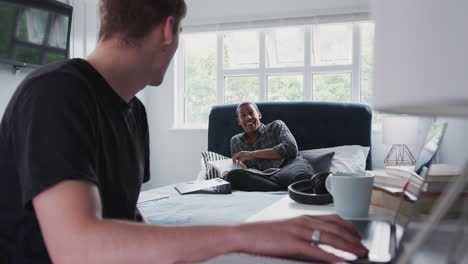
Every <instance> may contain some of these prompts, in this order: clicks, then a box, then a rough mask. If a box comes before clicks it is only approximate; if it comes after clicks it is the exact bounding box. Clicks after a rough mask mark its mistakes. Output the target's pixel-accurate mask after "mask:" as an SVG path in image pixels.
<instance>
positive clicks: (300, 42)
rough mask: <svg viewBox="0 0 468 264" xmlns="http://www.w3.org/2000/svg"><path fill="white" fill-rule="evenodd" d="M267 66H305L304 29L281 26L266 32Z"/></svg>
mask: <svg viewBox="0 0 468 264" xmlns="http://www.w3.org/2000/svg"><path fill="white" fill-rule="evenodd" d="M265 45H266V65H267V67H288V66H304V29H303V28H279V29H274V30H270V31H268V32H266V40H265Z"/></svg>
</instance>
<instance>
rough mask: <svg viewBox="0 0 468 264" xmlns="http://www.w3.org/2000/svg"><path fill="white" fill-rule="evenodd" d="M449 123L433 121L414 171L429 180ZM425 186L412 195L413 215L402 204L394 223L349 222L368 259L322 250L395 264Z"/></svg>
mask: <svg viewBox="0 0 468 264" xmlns="http://www.w3.org/2000/svg"><path fill="white" fill-rule="evenodd" d="M445 128H446V123H441V122H433V123H432V124H431V127H430V129H429V132H428V134H427V136H426V139H425V143H424V146H423V147H422V149H421V152H420V154H419V155H418V158H417V161H416V164H415V167H414V172H415V173H416V174H418V175H419V176H420V177H422V178H423V179H426V175H427V171H428V168H429V166H430V165H431V163H432V162H433V160H434V156H435V154H436V152H437V150H438V149H439V147H440V144H441V142H442V138H443V136H444V133H445ZM423 185H424V183H423V184H421V186H419V191H418V193H416V194H414V193H411V194H408V195H409V196H410V195H412V196H413V199H414V200H415V202H414V204H413V207H414V208H413V210H412V212H413V215H410V216H404V215H403V214H402V212H401V210H400V209H401V205H402V203H400V206H399V207H398V209H397V210H396V211H395V215H394V217H393V220H392V221H380V220H369V219H348V220H350V221H351V223H353V225H354V226H355V227H356V229H357V230H358V231H359V232H360V233H361V236H362V243H363V244H364V245H365V246H366V247H367V248H368V249H369V254H368V256H367V257H365V258H356V256H355V255H353V254H350V253H348V252H344V251H342V250H338V249H335V248H333V247H330V246H327V245H320V247H321V248H322V249H323V250H325V251H327V252H330V253H332V254H335V255H337V256H340V257H342V258H344V259H346V260H347V261H348V262H350V263H359V264H361V263H391V262H392V261H393V260H394V259H396V258H397V257H398V255H399V254H400V253H401V251H402V247H399V244H400V242H401V241H403V240H404V239H405V237H404V236H405V229H406V228H407V226H408V223H409V222H410V221H411V220H412V219H414V218H415V217H416V214H417V211H418V210H417V206H418V198H419V196H420V194H421V192H422V191H421V190H422V187H423ZM402 199H403V198H402ZM294 258H295V259H300V260H307V261H312V259H310V258H307V257H302V256H299V257H294Z"/></svg>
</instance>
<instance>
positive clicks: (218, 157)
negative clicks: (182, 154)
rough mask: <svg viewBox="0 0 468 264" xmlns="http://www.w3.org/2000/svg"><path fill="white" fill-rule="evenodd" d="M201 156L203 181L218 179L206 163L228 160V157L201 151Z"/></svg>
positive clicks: (216, 173) (214, 171)
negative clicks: (203, 170)
mask: <svg viewBox="0 0 468 264" xmlns="http://www.w3.org/2000/svg"><path fill="white" fill-rule="evenodd" d="M201 155H202V160H203V164H204V166H205V171H206V174H205V180H209V179H213V178H219V176H220V175H219V173H218V171H217V170H215V169H214V168H212V167H211V166H209V165H208V163H207V162H208V161H213V160H223V159H230V158H229V157H226V156H223V155H221V154H218V153H215V152H211V151H203V152H202V153H201Z"/></svg>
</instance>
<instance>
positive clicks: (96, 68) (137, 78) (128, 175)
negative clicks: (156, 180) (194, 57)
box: [0, 0, 367, 264]
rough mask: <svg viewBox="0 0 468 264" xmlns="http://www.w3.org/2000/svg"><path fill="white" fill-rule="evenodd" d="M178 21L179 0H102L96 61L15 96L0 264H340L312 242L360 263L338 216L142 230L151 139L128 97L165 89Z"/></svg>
mask: <svg viewBox="0 0 468 264" xmlns="http://www.w3.org/2000/svg"><path fill="white" fill-rule="evenodd" d="M185 12H186V5H185V3H184V1H183V0H119V1H115V0H101V1H100V19H101V29H100V35H99V43H98V45H97V47H96V49H95V50H94V52H93V53H92V54H91V55H90V56H89V57H87V58H86V59H85V60H83V59H73V60H68V61H64V62H60V63H56V64H52V65H48V66H45V67H43V68H41V69H39V70H37V71H35V72H34V73H32V74H31V75H30V76H28V77H27V78H26V79H25V80H24V81H23V83H22V84H21V85H20V86H19V87H18V89H17V90H16V92H15V94H14V95H13V97H12V99H11V101H10V103H9V105H8V107H7V109H6V111H5V114H4V117H3V119H2V122H1V126H0V170H1V171H2V175H1V177H0V193H1V195H2V198H1V199H0V210H1V212H2V213H1V216H0V263H35V264H40V263H52V262H53V263H80V264H81V263H88V264H92V263H99V264H104V263H112V264H116V263H179V262H194V261H201V260H205V259H209V258H211V257H213V256H216V255H220V254H224V253H228V252H246V253H253V254H260V255H291V254H302V255H308V256H312V257H315V258H318V259H322V260H326V261H340V260H341V259H340V258H338V257H336V256H333V255H329V254H327V253H325V252H324V251H322V250H321V249H319V248H318V247H317V243H324V244H330V245H333V246H334V247H337V248H342V249H344V250H347V251H350V252H354V253H356V254H358V255H364V254H366V253H367V251H366V249H365V248H364V247H363V246H362V245H361V243H360V240H359V235H358V234H357V232H356V231H355V229H354V228H353V227H352V226H351V224H350V223H348V222H345V221H343V220H342V219H340V218H339V217H337V216H319V217H312V216H303V217H299V218H294V219H291V220H286V221H281V222H269V223H251V224H238V225H226V226H221V225H217V226H215V225H212V226H210V225H205V226H203V225H199V226H161V225H150V224H147V223H142V222H139V221H138V219H139V217H138V214H137V209H136V201H137V198H138V194H139V191H140V186H141V184H142V182H144V181H147V180H148V179H149V170H148V168H149V151H148V149H149V141H148V134H149V133H148V126H147V120H146V113H145V109H144V106H143V105H142V103H141V102H140V101H139V100H138V99H137V98H136V97H135V94H136V93H137V92H138V91H140V90H142V89H143V88H145V86H147V85H148V84H152V85H160V84H161V82H162V81H163V77H164V74H165V71H166V69H167V67H168V65H169V62H170V61H171V59H172V57H173V55H174V53H175V51H176V49H177V45H178V38H179V32H180V21H181V19H182V18H183V17H184V16H185ZM312 234H313V235H312ZM200 241H202V243H200Z"/></svg>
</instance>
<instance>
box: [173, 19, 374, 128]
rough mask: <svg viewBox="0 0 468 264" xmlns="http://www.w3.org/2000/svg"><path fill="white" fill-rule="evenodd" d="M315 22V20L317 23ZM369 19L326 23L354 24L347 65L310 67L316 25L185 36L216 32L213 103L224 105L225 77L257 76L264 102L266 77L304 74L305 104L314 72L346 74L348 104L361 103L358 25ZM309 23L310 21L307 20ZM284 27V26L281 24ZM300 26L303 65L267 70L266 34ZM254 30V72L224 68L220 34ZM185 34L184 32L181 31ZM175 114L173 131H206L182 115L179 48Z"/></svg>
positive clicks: (309, 98) (182, 77)
mask: <svg viewBox="0 0 468 264" xmlns="http://www.w3.org/2000/svg"><path fill="white" fill-rule="evenodd" d="M316 20H317V19H314V21H316ZM367 21H368V19H353V20H352V21H339V19H338V20H337V21H326V23H329V24H341V23H352V24H353V27H352V28H353V32H352V45H353V48H352V63H351V64H347V65H319V66H317V65H312V63H311V52H312V51H311V41H312V38H311V36H312V32H311V29H312V26H313V25H316V24H322V23H302V24H301V25H294V23H292V24H291V25H287V24H288V23H285V22H284V21H277V22H276V23H272V22H270V23H266V24H268V26H265V27H255V26H252V25H250V23H249V26H242V25H241V26H238V27H236V26H235V25H229V26H227V29H226V30H219V26H216V27H214V28H215V29H211V30H209V29H208V30H206V28H202V29H201V30H200V29H198V30H197V28H194V29H192V30H190V29H189V30H188V31H189V32H188V33H186V34H191V33H203V32H206V33H215V34H216V39H217V45H216V46H217V48H216V49H217V50H216V54H217V56H216V60H217V65H216V67H217V74H216V77H217V80H216V92H217V96H216V104H217V105H222V104H224V78H225V77H236V76H258V77H259V89H260V91H259V100H258V101H259V102H265V101H267V93H268V81H267V78H268V76H271V75H289V74H292V75H295V74H299V75H303V92H304V99H303V100H304V101H312V100H313V83H312V80H313V74H317V73H349V74H351V95H350V99H351V100H350V102H356V103H358V102H360V100H361V55H362V52H361V29H360V26H359V25H360V24H361V23H363V22H367ZM309 22H310V21H309ZM284 24H286V25H284ZM282 26H284V27H291V26H294V27H303V28H304V32H305V33H304V56H305V57H304V66H298V67H274V68H273V67H270V68H267V67H266V65H265V64H266V58H265V56H266V54H265V53H266V47H265V36H266V34H265V32H266V31H267V30H270V29H275V28H280V27H282ZM246 29H249V30H256V31H257V32H258V33H259V45H258V48H259V67H258V68H254V69H251V68H249V69H224V63H223V62H224V60H223V59H224V58H223V56H224V54H223V47H224V45H223V44H224V43H223V41H224V39H223V34H224V33H225V32H230V31H238V30H246ZM184 31H186V29H185V28H184ZM180 44H181V47H184V44H185V43H184V41H183V38H181V43H180ZM175 62H176V63H175V64H176V66H175V69H176V74H175V85H176V88H175V89H174V90H175V100H176V102H175V107H174V111H175V115H174V118H175V120H174V126H175V129H196V130H199V129H206V128H207V127H206V126H205V127H202V128H200V127H193V126H189V125H187V124H186V123H185V121H184V114H185V109H184V108H185V104H184V97H185V75H184V49H183V48H180V49H179V50H178V52H177V54H176V60H175Z"/></svg>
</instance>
